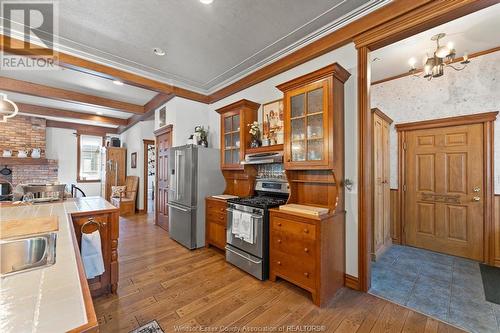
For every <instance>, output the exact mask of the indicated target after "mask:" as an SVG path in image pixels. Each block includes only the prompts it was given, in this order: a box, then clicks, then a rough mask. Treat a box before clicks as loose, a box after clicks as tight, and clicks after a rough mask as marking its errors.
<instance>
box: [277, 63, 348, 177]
mask: <svg viewBox="0 0 500 333" xmlns="http://www.w3.org/2000/svg"><path fill="white" fill-rule="evenodd" d="M336 69H341V70H340V71H339V72H338V73H336ZM336 74H339V76H340V78H339V77H337V76H336ZM348 77H349V73H348V72H347V71H345V70H344V69H343V68H342V67H340V66H338V65H336V64H334V65H331V66H328V67H325V68H324V69H321V70H318V71H316V72H313V73H311V74H308V75H305V76H303V77H299V78H297V79H295V80H292V81H290V82H286V83H283V84H281V85H279V86H278V89H280V90H282V91H283V92H284V106H285V145H284V154H285V168H287V169H296V170H300V169H330V168H333V166H334V161H333V159H334V152H333V147H334V140H335V131H341V132H342V133H343V124H336V123H335V122H336V118H337V117H338V116H337V117H336V115H337V114H340V113H339V112H336V110H335V109H336V108H337V109H338V108H342V110H341V111H342V114H343V89H336V87H335V86H337V85H340V86H342V88H343V83H344V82H345V80H346V79H347V78H348ZM340 92H341V93H342V96H340V95H339V96H334V95H335V94H340ZM339 101H340V102H341V103H338V102H339ZM338 118H339V119H343V117H338ZM334 125H339V126H342V128H340V129H339V128H338V127H337V126H334ZM342 135H343V134H342ZM342 144H343V138H342Z"/></svg>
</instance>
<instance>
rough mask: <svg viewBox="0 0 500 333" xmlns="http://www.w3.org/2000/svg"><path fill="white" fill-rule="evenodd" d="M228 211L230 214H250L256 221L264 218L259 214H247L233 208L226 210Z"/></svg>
mask: <svg viewBox="0 0 500 333" xmlns="http://www.w3.org/2000/svg"><path fill="white" fill-rule="evenodd" d="M226 210H227V211H228V212H230V213H233V212H235V211H238V212H241V213H245V214H250V216H252V217H253V218H255V219H261V218H263V216H262V215H257V214H252V213H248V212H245V211H242V210H239V209H232V208H226Z"/></svg>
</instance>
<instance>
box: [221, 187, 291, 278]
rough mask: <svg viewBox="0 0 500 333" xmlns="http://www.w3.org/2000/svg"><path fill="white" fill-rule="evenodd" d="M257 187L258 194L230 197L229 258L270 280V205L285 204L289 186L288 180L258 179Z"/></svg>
mask: <svg viewBox="0 0 500 333" xmlns="http://www.w3.org/2000/svg"><path fill="white" fill-rule="evenodd" d="M255 191H256V193H257V195H256V196H253V197H248V198H237V199H229V200H228V209H227V221H228V222H227V223H228V226H227V245H226V261H228V262H230V263H232V264H233V265H235V266H237V267H239V268H241V269H242V270H244V271H246V272H248V273H249V274H251V275H253V276H255V277H256V278H258V279H260V280H266V279H267V278H268V276H269V208H273V207H278V206H281V205H284V204H285V203H286V201H287V199H288V194H289V189H288V183H287V181H286V180H282V179H258V180H257V182H256V184H255ZM245 223H246V225H245V226H243V227H242V226H241V225H244V224H245ZM236 225H238V227H237V228H235V226H236ZM241 228H243V229H245V232H244V233H242V232H240V229H241ZM249 228H250V229H249Z"/></svg>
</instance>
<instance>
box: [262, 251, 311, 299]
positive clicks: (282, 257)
mask: <svg viewBox="0 0 500 333" xmlns="http://www.w3.org/2000/svg"><path fill="white" fill-rule="evenodd" d="M315 268H316V265H315V263H314V261H309V260H307V259H303V258H299V257H297V256H292V255H290V254H285V253H283V252H280V251H277V250H274V249H271V272H273V271H274V272H273V273H274V274H277V275H279V276H281V277H282V278H284V279H285V280H289V281H290V282H292V283H294V284H297V285H299V286H300V287H303V288H306V289H309V290H312V289H315V287H316V286H315V281H316V269H315Z"/></svg>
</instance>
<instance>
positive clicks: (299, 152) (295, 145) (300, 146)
mask: <svg viewBox="0 0 500 333" xmlns="http://www.w3.org/2000/svg"><path fill="white" fill-rule="evenodd" d="M305 142H306V141H305V140H301V141H292V161H294V162H296V161H299V162H300V161H305V160H306V145H305Z"/></svg>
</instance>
